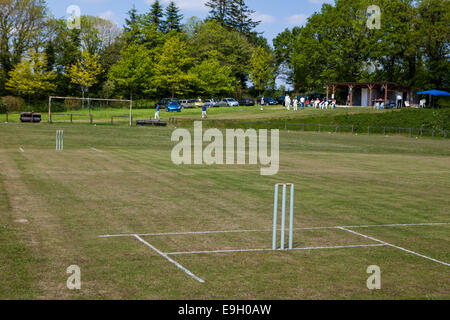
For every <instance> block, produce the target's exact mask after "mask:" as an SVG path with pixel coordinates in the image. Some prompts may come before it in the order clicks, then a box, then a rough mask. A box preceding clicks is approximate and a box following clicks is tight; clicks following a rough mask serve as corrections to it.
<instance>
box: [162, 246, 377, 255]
mask: <svg viewBox="0 0 450 320" xmlns="http://www.w3.org/2000/svg"><path fill="white" fill-rule="evenodd" d="M384 246H386V245H385V244H360V245H348V246H333V247H307V248H294V249H292V250H321V249H346V248H364V247H384ZM264 251H273V252H276V251H282V252H286V251H291V250H281V249H278V250H273V249H242V250H214V251H186V252H169V253H166V254H167V255H188V254H207V253H238V252H264Z"/></svg>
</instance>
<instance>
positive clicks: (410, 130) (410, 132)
mask: <svg viewBox="0 0 450 320" xmlns="http://www.w3.org/2000/svg"><path fill="white" fill-rule="evenodd" d="M409 137H410V138H411V137H412V128H409Z"/></svg>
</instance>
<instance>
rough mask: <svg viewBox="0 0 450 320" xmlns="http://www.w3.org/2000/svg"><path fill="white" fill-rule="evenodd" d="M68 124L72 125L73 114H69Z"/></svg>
mask: <svg viewBox="0 0 450 320" xmlns="http://www.w3.org/2000/svg"><path fill="white" fill-rule="evenodd" d="M70 123H73V114H70Z"/></svg>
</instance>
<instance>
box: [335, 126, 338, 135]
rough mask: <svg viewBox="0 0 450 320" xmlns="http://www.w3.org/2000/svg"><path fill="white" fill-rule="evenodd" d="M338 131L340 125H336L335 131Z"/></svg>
mask: <svg viewBox="0 0 450 320" xmlns="http://www.w3.org/2000/svg"><path fill="white" fill-rule="evenodd" d="M338 131H339V126H338V125H336V131H335V133H338Z"/></svg>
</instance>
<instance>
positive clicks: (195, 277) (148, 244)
mask: <svg viewBox="0 0 450 320" xmlns="http://www.w3.org/2000/svg"><path fill="white" fill-rule="evenodd" d="M134 237H135V238H136V239H138V240H139V241H140V242H142V243H143V244H145V245H146V246H148V247H150V248H152V249H153V250H154V251H155V252H157V253H158V254H159V255H161V256H162V257H164V258H166V259H167V260H168V261H170V262H172V263H173V264H174V265H176V266H177V267H178V268H180V269H181V270H183V271H184V272H185V273H186V274H187V275H189V276H191V277H192V278H194V279H195V280H197V281H198V282H200V283H204V282H205V281H204V280H202V279H200V278H199V277H197V276H196V275H195V274H193V273H192V272H190V271H189V270H188V269H186V268H185V267H183V266H182V265H181V264H179V263H178V262H176V261H175V260H173V259H171V258H170V257H169V256H167V254H165V253H164V252H162V251H160V250H158V249H157V248H155V247H154V246H152V245H151V244H150V243H148V242H147V241H145V240H144V239H142V238H141V237H139V236H138V235H136V234H135V235H134Z"/></svg>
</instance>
